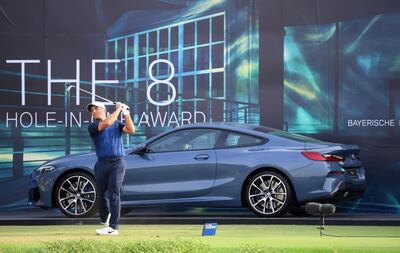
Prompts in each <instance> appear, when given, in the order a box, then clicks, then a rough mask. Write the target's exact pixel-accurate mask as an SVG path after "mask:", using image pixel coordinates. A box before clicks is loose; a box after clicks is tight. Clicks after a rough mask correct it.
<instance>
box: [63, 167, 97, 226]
mask: <svg viewBox="0 0 400 253" xmlns="http://www.w3.org/2000/svg"><path fill="white" fill-rule="evenodd" d="M55 198H56V203H57V206H58V208H59V209H60V210H61V212H63V213H64V214H65V215H66V216H68V217H72V218H81V217H90V216H93V215H94V214H95V213H96V212H97V197H96V184H95V181H94V179H93V178H92V177H91V176H89V175H88V174H86V173H82V172H72V173H70V174H68V175H65V176H64V177H63V178H62V179H61V180H60V181H59V183H58V185H57V188H56V191H55Z"/></svg>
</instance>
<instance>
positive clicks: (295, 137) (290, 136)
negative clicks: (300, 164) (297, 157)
mask: <svg viewBox="0 0 400 253" xmlns="http://www.w3.org/2000/svg"><path fill="white" fill-rule="evenodd" d="M254 130H256V131H259V132H263V133H267V134H271V135H274V136H278V137H283V138H286V139H290V140H294V141H301V142H313V143H321V141H320V140H317V139H314V138H311V137H307V136H303V135H299V134H293V133H288V132H286V131H282V130H278V129H274V128H269V127H257V128H255V129H254Z"/></svg>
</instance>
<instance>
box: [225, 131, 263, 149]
mask: <svg viewBox="0 0 400 253" xmlns="http://www.w3.org/2000/svg"><path fill="white" fill-rule="evenodd" d="M263 142H264V140H263V139H262V138H259V137H255V136H251V135H247V134H241V133H234V132H229V133H228V135H227V137H226V139H225V143H224V145H223V147H236V146H237V147H239V146H252V145H258V144H261V143H263Z"/></svg>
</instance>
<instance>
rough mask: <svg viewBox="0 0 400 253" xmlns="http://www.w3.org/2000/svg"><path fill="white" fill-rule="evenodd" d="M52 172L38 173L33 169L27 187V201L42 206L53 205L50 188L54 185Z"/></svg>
mask: <svg viewBox="0 0 400 253" xmlns="http://www.w3.org/2000/svg"><path fill="white" fill-rule="evenodd" d="M54 174H55V173H54V172H52V171H51V172H46V173H39V172H37V171H33V172H32V174H31V177H30V182H29V188H28V203H29V204H30V205H35V206H40V207H44V208H48V207H53V205H52V189H53V185H54V178H56V177H55V175H54Z"/></svg>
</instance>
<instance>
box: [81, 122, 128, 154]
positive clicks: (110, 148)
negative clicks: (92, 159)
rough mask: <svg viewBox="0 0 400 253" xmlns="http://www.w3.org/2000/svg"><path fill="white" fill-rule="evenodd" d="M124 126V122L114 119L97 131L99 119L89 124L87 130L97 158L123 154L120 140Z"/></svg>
mask: <svg viewBox="0 0 400 253" xmlns="http://www.w3.org/2000/svg"><path fill="white" fill-rule="evenodd" d="M124 126H125V124H124V123H122V122H119V121H117V120H116V121H115V122H114V124H112V125H111V126H109V127H106V128H104V129H103V130H101V131H99V128H98V127H99V121H95V122H92V123H90V124H89V126H88V131H89V133H90V136H91V137H92V140H93V142H94V146H95V148H96V155H97V157H98V158H104V157H119V156H125V151H124V145H123V140H122V135H123V132H122V128H123V127H124Z"/></svg>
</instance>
